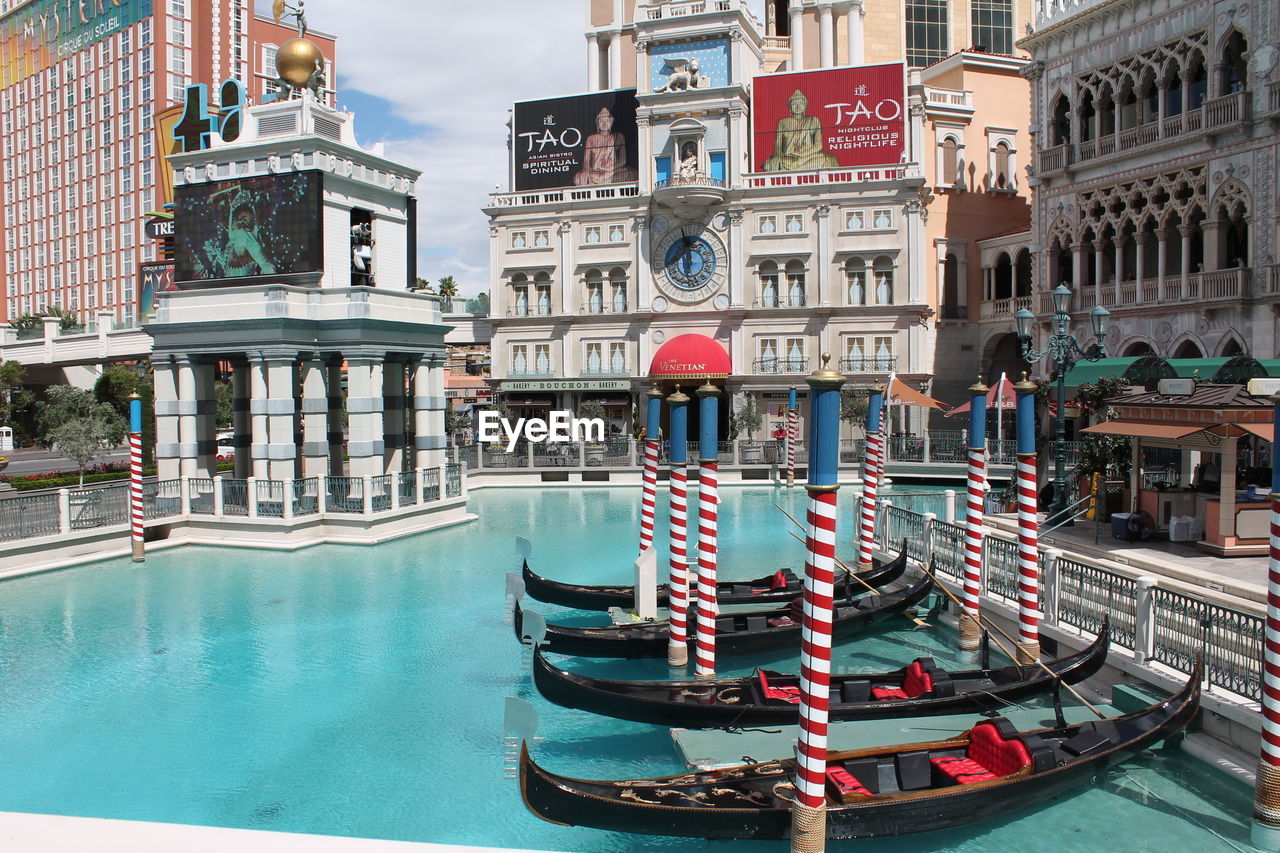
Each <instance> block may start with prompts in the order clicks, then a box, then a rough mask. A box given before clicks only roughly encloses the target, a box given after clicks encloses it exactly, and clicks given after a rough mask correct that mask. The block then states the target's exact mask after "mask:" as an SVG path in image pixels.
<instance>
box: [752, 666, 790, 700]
mask: <svg viewBox="0 0 1280 853" xmlns="http://www.w3.org/2000/svg"><path fill="white" fill-rule="evenodd" d="M757 672H759V673H760V692H761V693H763V694H764V695H765V698H766V699H781V700H782V701H783V702H790V703H792V704H795V703H797V702H799V701H800V688H799V687H773V686H772V685H770V684H769V676H768V674H767V673H766V672H765V671H764V670H763V669H761V670H757Z"/></svg>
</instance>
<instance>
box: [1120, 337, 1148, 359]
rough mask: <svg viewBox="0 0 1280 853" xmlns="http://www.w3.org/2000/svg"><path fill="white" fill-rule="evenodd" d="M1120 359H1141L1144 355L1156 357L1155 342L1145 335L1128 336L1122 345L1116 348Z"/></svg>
mask: <svg viewBox="0 0 1280 853" xmlns="http://www.w3.org/2000/svg"><path fill="white" fill-rule="evenodd" d="M1117 350H1118V351H1119V353H1120V357H1121V358H1141V357H1142V356H1144V355H1156V354H1157V350H1156V345H1155V341H1153V340H1151V339H1150V338H1148V337H1147V336H1146V335H1130V336H1129V337H1127V338H1125V341H1124V343H1123V344H1121V345H1120V346H1119V347H1117Z"/></svg>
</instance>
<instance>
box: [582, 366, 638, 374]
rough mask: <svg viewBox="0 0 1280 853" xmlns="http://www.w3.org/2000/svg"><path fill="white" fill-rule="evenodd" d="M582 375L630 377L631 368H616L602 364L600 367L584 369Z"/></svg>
mask: <svg viewBox="0 0 1280 853" xmlns="http://www.w3.org/2000/svg"><path fill="white" fill-rule="evenodd" d="M582 375H583V376H630V375H631V368H630V367H629V366H627V365H625V364H624V365H621V366H619V367H614V366H612V365H608V364H602V365H600V366H598V367H590V366H588V367H584V368H582Z"/></svg>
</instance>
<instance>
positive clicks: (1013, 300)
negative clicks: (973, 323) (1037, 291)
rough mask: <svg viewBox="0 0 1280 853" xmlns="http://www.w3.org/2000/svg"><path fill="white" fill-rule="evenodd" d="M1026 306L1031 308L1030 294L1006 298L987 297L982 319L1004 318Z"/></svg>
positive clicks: (984, 301)
mask: <svg viewBox="0 0 1280 853" xmlns="http://www.w3.org/2000/svg"><path fill="white" fill-rule="evenodd" d="M1023 308H1026V309H1027V310H1028V311H1030V310H1031V297H1030V296H1017V297H1008V298H1005V299H986V300H983V302H982V319H984V320H1004V319H1008V318H1009V317H1012V316H1013V315H1014V314H1016V313H1017V312H1019V311H1021V310H1022V309H1023Z"/></svg>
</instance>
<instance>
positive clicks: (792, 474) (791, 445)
mask: <svg viewBox="0 0 1280 853" xmlns="http://www.w3.org/2000/svg"><path fill="white" fill-rule="evenodd" d="M799 438H800V413H799V412H798V411H796V389H795V388H794V387H792V388H791V389H790V391H789V392H788V395H787V488H788V489H789V488H791V487H792V486H794V485H795V484H796V441H798V440H799Z"/></svg>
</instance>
